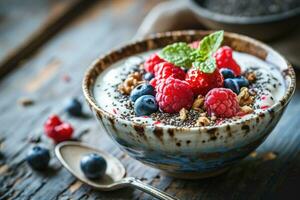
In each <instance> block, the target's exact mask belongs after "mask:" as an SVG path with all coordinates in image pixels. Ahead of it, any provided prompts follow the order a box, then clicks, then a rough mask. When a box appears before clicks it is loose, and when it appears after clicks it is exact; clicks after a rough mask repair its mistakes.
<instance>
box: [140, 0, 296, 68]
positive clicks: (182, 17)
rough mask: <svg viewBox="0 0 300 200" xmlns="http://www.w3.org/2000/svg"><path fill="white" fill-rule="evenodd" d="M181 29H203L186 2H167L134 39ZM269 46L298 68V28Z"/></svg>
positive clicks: (148, 16) (150, 16)
mask: <svg viewBox="0 0 300 200" xmlns="http://www.w3.org/2000/svg"><path fill="white" fill-rule="evenodd" d="M183 29H204V27H203V26H202V25H201V22H200V21H199V18H198V17H197V15H196V14H195V13H193V12H192V10H191V9H190V8H189V5H188V4H187V3H186V1H168V2H163V3H160V4H158V5H157V6H156V7H154V8H153V9H152V10H151V11H150V12H149V14H148V15H147V16H146V18H145V19H144V21H143V22H142V24H141V25H140V27H139V29H138V31H137V34H136V38H143V37H146V36H149V35H151V34H153V33H159V32H165V31H172V30H183ZM269 44H270V45H271V46H272V47H274V48H275V49H276V50H278V51H279V52H280V53H282V54H283V55H284V56H285V57H286V58H287V60H289V61H290V62H291V63H293V64H294V65H295V66H298V67H300V27H299V28H298V29H297V30H296V31H293V32H292V33H291V34H289V35H287V36H285V37H284V38H282V39H280V40H277V41H274V42H272V43H269Z"/></svg>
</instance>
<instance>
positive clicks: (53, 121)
mask: <svg viewBox="0 0 300 200" xmlns="http://www.w3.org/2000/svg"><path fill="white" fill-rule="evenodd" d="M44 131H45V133H46V135H47V136H48V137H49V138H51V139H52V140H53V141H54V142H55V143H59V142H62V141H65V140H69V139H70V138H71V137H72V134H73V131H74V129H73V127H72V125H71V124H69V123H66V122H63V121H61V119H60V118H59V117H58V116H57V115H52V116H50V117H49V118H48V120H47V121H46V123H45V124H44Z"/></svg>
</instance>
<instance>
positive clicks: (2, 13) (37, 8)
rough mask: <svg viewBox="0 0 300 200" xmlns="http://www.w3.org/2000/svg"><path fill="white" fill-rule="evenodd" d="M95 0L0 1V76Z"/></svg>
mask: <svg viewBox="0 0 300 200" xmlns="http://www.w3.org/2000/svg"><path fill="white" fill-rule="evenodd" d="M95 1H96V0H89V1H84V0H62V1H60V0H41V1H39V0H27V1H22V0H3V1H0V47H1V48H0V78H1V77H3V76H4V75H5V74H7V73H9V72H10V71H12V70H14V69H15V68H17V67H18V66H19V63H20V62H22V61H23V60H25V59H26V58H28V57H29V56H30V55H32V54H33V53H34V52H35V51H36V50H37V49H38V48H39V47H40V46H42V45H43V44H44V43H46V42H47V41H48V40H49V39H50V38H51V37H52V36H54V35H55V34H56V33H57V32H58V31H59V30H60V29H61V28H63V27H64V26H65V25H66V24H67V23H68V22H69V21H70V20H72V19H73V18H74V17H75V16H77V15H78V14H80V12H82V11H83V10H84V9H85V8H87V7H88V6H89V5H91V4H92V3H94V2H95Z"/></svg>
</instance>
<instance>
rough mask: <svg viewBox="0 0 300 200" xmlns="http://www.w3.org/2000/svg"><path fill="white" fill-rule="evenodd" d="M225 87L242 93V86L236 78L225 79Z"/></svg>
mask: <svg viewBox="0 0 300 200" xmlns="http://www.w3.org/2000/svg"><path fill="white" fill-rule="evenodd" d="M224 87H225V88H228V89H231V90H232V91H233V92H234V93H236V94H239V93H240V86H239V84H238V82H237V81H236V80H235V79H232V78H228V79H225V80H224Z"/></svg>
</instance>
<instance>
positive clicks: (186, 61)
mask: <svg viewBox="0 0 300 200" xmlns="http://www.w3.org/2000/svg"><path fill="white" fill-rule="evenodd" d="M223 37H224V31H217V32H214V33H212V34H210V35H208V36H206V37H204V38H203V39H202V40H201V42H200V45H199V48H198V49H193V48H191V47H190V46H189V45H188V44H187V43H185V42H178V43H174V44H170V45H168V46H166V47H165V48H163V49H162V50H161V51H160V52H159V56H160V57H161V58H162V59H164V60H166V61H168V62H170V63H173V64H174V65H176V66H180V67H185V68H190V67H191V66H192V64H193V65H194V66H196V67H197V68H199V70H201V71H203V72H204V73H213V72H214V70H215V69H216V61H215V59H214V58H213V57H212V55H213V53H214V52H216V51H217V49H218V48H219V47H220V45H221V43H222V41H223Z"/></svg>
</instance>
